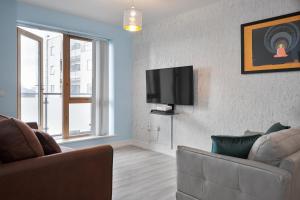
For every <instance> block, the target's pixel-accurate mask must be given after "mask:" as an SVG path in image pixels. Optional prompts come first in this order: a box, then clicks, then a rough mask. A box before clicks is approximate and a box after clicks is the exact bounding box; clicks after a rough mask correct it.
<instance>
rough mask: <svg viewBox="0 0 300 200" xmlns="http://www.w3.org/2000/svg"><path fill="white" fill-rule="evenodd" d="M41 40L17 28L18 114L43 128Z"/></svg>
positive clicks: (24, 119) (26, 120) (22, 118)
mask: <svg viewBox="0 0 300 200" xmlns="http://www.w3.org/2000/svg"><path fill="white" fill-rule="evenodd" d="M42 47H43V39H42V38H41V37H39V36H37V35H35V34H32V33H30V32H28V31H25V30H23V29H20V28H18V67H19V69H18V81H19V84H18V95H19V98H18V101H19V102H18V114H19V118H20V119H21V120H23V121H25V122H37V123H38V124H39V125H40V127H43V119H42V116H43V109H42V104H43V87H42V82H43V80H42V77H43V76H42V74H43V72H42V69H43V56H42V55H43V48H42Z"/></svg>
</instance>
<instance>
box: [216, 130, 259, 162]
mask: <svg viewBox="0 0 300 200" xmlns="http://www.w3.org/2000/svg"><path fill="white" fill-rule="evenodd" d="M260 136H261V135H250V136H223V135H220V136H211V139H212V153H217V154H222V155H226V156H232V157H237V158H245V159H246V158H248V154H249V152H250V150H251V148H252V146H253V144H254V142H255V141H256V140H257V139H258V138H259V137H260Z"/></svg>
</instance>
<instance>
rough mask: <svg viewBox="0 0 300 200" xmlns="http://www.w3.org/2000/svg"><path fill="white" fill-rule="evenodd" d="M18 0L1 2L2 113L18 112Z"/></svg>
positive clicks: (0, 99)
mask: <svg viewBox="0 0 300 200" xmlns="http://www.w3.org/2000/svg"><path fill="white" fill-rule="evenodd" d="M16 37H17V36H16V1H15V0H1V2H0V114H4V115H10V116H16V114H17V79H16V76H17V67H16V66H17V59H16V58H17V49H16V45H17V40H16Z"/></svg>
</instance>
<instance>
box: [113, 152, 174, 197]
mask: <svg viewBox="0 0 300 200" xmlns="http://www.w3.org/2000/svg"><path fill="white" fill-rule="evenodd" d="M113 172H114V178H113V200H175V192H176V160H175V158H173V157H170V156H167V155H163V154H160V153H156V152H153V151H148V150H144V149H141V148H137V147H134V146H127V147H122V148H119V149H116V150H115V153H114V171H113Z"/></svg>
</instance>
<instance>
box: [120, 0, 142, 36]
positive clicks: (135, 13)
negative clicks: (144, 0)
mask: <svg viewBox="0 0 300 200" xmlns="http://www.w3.org/2000/svg"><path fill="white" fill-rule="evenodd" d="M142 20H143V17H142V12H141V11H139V10H137V9H136V8H135V7H134V6H133V1H132V6H131V8H129V9H127V10H125V11H124V18H123V28H124V30H126V31H131V32H137V31H141V30H142Z"/></svg>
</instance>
